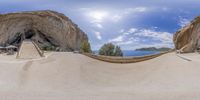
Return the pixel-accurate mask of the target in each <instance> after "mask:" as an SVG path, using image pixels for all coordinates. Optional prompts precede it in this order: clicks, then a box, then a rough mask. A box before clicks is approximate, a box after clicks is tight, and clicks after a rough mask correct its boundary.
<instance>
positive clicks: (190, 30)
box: [173, 17, 200, 53]
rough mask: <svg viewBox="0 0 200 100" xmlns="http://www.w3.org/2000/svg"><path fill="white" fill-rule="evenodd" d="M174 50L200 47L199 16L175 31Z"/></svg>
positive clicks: (192, 49)
mask: <svg viewBox="0 0 200 100" xmlns="http://www.w3.org/2000/svg"><path fill="white" fill-rule="evenodd" d="M173 41H174V44H175V48H176V50H179V51H180V52H182V53H188V52H194V51H196V50H198V49H200V17H197V18H195V19H194V20H193V21H192V22H191V23H190V24H189V25H187V26H185V27H183V28H182V29H181V30H179V31H178V32H176V33H175V35H174V38H173Z"/></svg>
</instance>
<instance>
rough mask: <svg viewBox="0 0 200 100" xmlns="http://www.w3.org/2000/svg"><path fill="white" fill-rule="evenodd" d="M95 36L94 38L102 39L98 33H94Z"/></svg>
mask: <svg viewBox="0 0 200 100" xmlns="http://www.w3.org/2000/svg"><path fill="white" fill-rule="evenodd" d="M95 35H96V38H97V39H99V40H101V39H102V37H101V33H100V32H95Z"/></svg>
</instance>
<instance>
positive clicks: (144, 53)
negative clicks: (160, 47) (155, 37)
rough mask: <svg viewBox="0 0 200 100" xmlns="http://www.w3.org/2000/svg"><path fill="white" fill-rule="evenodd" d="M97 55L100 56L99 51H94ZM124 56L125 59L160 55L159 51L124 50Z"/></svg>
mask: <svg viewBox="0 0 200 100" xmlns="http://www.w3.org/2000/svg"><path fill="white" fill-rule="evenodd" d="M93 52H94V53H95V54H96V55H98V51H97V50H96V51H93ZM122 52H123V56H124V57H130V56H147V55H152V54H159V53H160V52H159V51H135V50H123V51H122Z"/></svg>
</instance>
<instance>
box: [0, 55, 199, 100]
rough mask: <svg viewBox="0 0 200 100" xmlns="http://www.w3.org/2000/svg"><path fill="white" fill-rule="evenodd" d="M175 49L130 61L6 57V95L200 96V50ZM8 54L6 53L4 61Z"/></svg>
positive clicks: (21, 99)
mask: <svg viewBox="0 0 200 100" xmlns="http://www.w3.org/2000/svg"><path fill="white" fill-rule="evenodd" d="M182 56H184V57H187V58H190V59H192V60H191V61H186V60H183V59H182V58H180V57H178V56H177V55H176V54H175V53H168V54H165V55H162V56H159V57H157V58H154V59H151V60H148V61H144V62H138V63H133V64H132V63H129V64H114V63H107V62H103V61H99V60H95V59H92V58H89V57H87V56H84V55H80V54H74V53H68V52H54V53H52V55H50V56H49V57H48V58H46V59H42V60H35V61H34V60H30V61H27V62H21V63H18V64H16V63H1V62H0V97H1V99H3V100H199V99H200V95H199V93H200V80H199V76H200V66H199V65H200V61H199V59H200V55H198V54H188V55H182ZM1 59H4V58H3V57H1V56H0V60H1Z"/></svg>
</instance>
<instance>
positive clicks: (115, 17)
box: [112, 15, 122, 22]
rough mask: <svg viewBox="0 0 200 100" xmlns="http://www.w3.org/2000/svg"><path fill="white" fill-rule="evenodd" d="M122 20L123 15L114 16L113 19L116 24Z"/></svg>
mask: <svg viewBox="0 0 200 100" xmlns="http://www.w3.org/2000/svg"><path fill="white" fill-rule="evenodd" d="M121 19H122V16H121V15H114V16H113V17H112V20H113V21H114V22H118V21H119V20H121Z"/></svg>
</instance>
